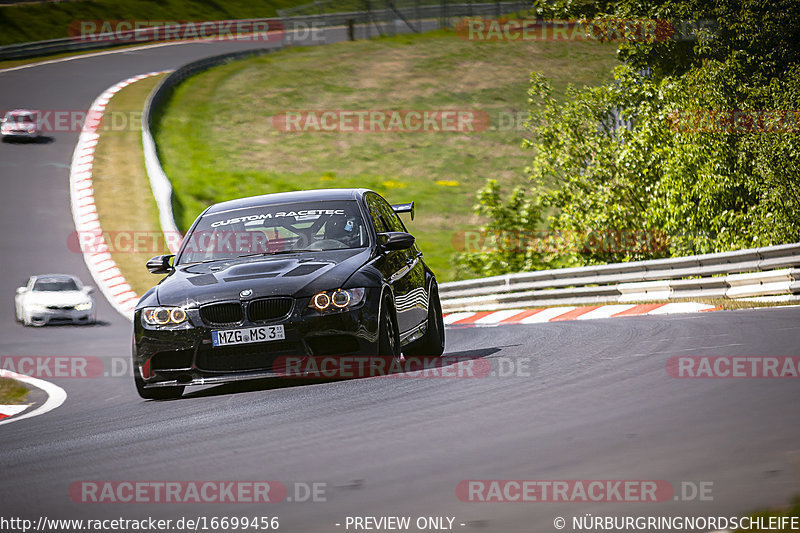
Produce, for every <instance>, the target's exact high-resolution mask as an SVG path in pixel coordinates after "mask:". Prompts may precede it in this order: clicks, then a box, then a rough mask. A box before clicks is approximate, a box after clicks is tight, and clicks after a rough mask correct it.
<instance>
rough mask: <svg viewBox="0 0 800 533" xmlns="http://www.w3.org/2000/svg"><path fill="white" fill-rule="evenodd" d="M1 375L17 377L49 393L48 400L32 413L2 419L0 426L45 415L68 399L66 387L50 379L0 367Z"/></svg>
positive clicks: (18, 379)
mask: <svg viewBox="0 0 800 533" xmlns="http://www.w3.org/2000/svg"><path fill="white" fill-rule="evenodd" d="M0 377H4V378H11V379H16V380H17V381H21V382H22V383H27V384H28V385H33V386H34V387H36V388H37V389H41V390H43V391H44V392H45V394H47V401H45V402H44V403H43V404H42V405H40V406H39V407H38V408H36V409H34V410H33V411H31V412H30V413H25V414H23V415H19V416H15V417H13V418H7V419H5V420H0V426H1V425H3V424H10V423H11V422H16V421H17V420H23V419H25V418H32V417H34V416H39V415H43V414H45V413H47V412H49V411H52V410H53V409H55V408H56V407H58V406H59V405H61V404H62V403H64V401H65V400H66V399H67V393H66V391H65V390H64V389H62V388H61V387H59V386H58V385H54V384H52V383H50V382H49V381H44V380H43V379H38V378H32V377H30V376H25V375H23V374H17V373H16V372H11V371H10V370H2V369H0Z"/></svg>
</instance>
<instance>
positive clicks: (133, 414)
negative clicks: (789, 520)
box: [0, 35, 800, 533]
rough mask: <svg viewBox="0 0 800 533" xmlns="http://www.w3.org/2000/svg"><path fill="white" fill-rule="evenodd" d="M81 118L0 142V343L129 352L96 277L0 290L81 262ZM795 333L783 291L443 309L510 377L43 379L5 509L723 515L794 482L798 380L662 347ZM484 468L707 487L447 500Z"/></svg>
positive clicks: (189, 54) (289, 514)
mask: <svg viewBox="0 0 800 533" xmlns="http://www.w3.org/2000/svg"><path fill="white" fill-rule="evenodd" d="M331 37H332V38H341V35H335V36H334V35H331ZM261 46H263V43H214V44H207V43H192V44H184V45H179V46H164V47H155V48H148V49H144V50H138V51H126V52H121V53H115V54H110V55H102V56H97V57H92V58H84V59H78V60H74V61H67V62H61V63H55V64H51V65H45V66H40V67H34V68H27V69H22V70H17V71H12V72H5V73H0V108H2V109H7V108H13V107H30V108H39V109H48V110H57V109H63V110H80V109H86V108H88V106H89V104H90V103H91V102H92V100H93V99H94V98H95V97H97V95H99V94H100V93H101V92H102V91H103V90H104V89H106V88H107V87H109V86H110V85H112V84H114V83H116V82H118V81H120V80H122V79H125V78H127V77H130V76H133V75H136V74H141V73H145V72H150V71H155V70H164V69H171V68H176V67H179V66H180V65H182V64H184V63H187V62H189V61H191V60H194V59H197V58H201V57H204V56H209V55H216V54H219V53H224V52H227V51H231V50H237V49H242V48H247V47H261ZM77 137H78V134H77V132H75V133H56V134H54V135H53V138H52V139H51V140H50V142H45V143H39V144H9V143H2V144H0V175H2V185H3V188H4V190H3V193H2V195H0V202H1V203H2V209H0V223H1V224H2V228H3V231H2V232H0V250H1V251H2V253H1V256H2V270H3V275H2V277H1V278H0V296H2V298H3V299H4V300H5V303H4V304H3V305H2V306H0V355H2V356H22V355H30V356H36V355H44V356H92V357H99V358H104V359H112V358H116V359H118V360H123V359H126V358H128V356H129V353H130V341H131V325H130V323H129V322H128V320H127V319H125V318H123V317H122V316H120V315H118V314H117V313H116V312H115V311H114V310H113V309H112V308H111V306H110V305H109V304H108V303H107V302H105V301H104V300H103V299H102V296H100V295H97V296H98V297H97V301H98V303H99V307H98V319H99V320H100V321H101V323H99V324H97V325H95V326H89V327H49V328H39V329H37V328H24V327H23V326H21V325H20V324H17V323H16V322H15V321H14V316H13V312H14V311H13V306H12V299H13V296H14V291H15V288H16V287H17V286H19V285H21V284H22V283H24V281H25V280H26V279H27V277H28V276H29V275H31V274H36V273H48V272H66V273H73V274H77V275H79V276H80V277H81V279H83V280H84V282H87V283H91V281H92V280H91V277H90V275H89V273H88V271H87V269H86V267H85V265H84V263H83V259H82V258H81V256H80V255H78V254H76V253H73V252H71V251H70V250H69V249H68V248H67V237H68V235H69V234H70V232H72V231H74V227H73V223H72V217H71V214H70V211H69V198H68V166H69V163H70V160H71V156H72V151H73V149H74V146H75V143H76V141H77ZM799 337H800V308H775V309H765V310H743V311H728V312H715V313H700V314H694V315H674V316H663V317H658V316H646V317H632V318H624V319H609V320H592V321H586V322H580V321H573V322H561V323H546V324H537V325H514V326H501V327H467V328H450V329H449V330H448V343H447V355H457V356H464V357H471V358H477V359H478V360H482V361H489V362H491V364H492V367H493V368H494V369H498V368H514V369H516V373H517V374H519V375H512V376H499V375H498V376H489V377H482V378H472V379H457V378H428V379H426V378H407V379H403V378H370V379H359V380H349V381H337V382H319V383H310V384H309V383H296V382H293V381H291V380H283V381H280V382H267V383H257V384H250V385H240V386H230V385H228V386H220V387H214V388H206V389H202V390H194V391H190V392H189V393H188V394H186V395H185V396H184V398H183V399H181V400H178V401H170V402H145V401H142V400H140V399H139V397H138V396H137V394H136V391H135V389H134V386H133V383H132V380H131V379H130V377H129V376H125V377H118V378H115V377H103V376H100V377H97V378H91V379H90V378H86V379H54V380H52V381H53V382H54V383H56V384H57V385H59V386H61V387H62V388H64V389H65V390H66V391H67V393H68V398H67V401H66V402H65V404H64V405H62V406H61V407H59V408H58V409H56V410H54V411H51V412H49V413H47V414H45V415H42V416H39V417H35V418H32V419H29V420H22V421H19V422H16V423H11V424H7V425H4V426H2V427H0V472H1V474H0V478H1V479H2V482H0V516H6V517H8V516H20V517H28V518H31V519H34V520H36V519H37V518H38V517H40V516H47V517H48V518H57V517H60V518H115V517H120V516H121V517H125V518H136V519H141V518H146V517H147V516H156V517H163V518H173V519H174V518H179V517H181V516H187V517H198V516H206V517H212V516H251V517H252V516H278V517H279V518H280V526H281V530H282V531H287V532H308V531H340V530H341V531H343V530H344V521H345V518H346V517H347V516H388V515H390V516H395V515H398V516H405V515H407V516H412V517H417V516H451V517H455V523H454V528H455V529H461V530H481V531H491V532H503V533H512V532H516V531H520V532H522V531H525V532H546V531H554V530H555V529H554V527H553V520H554V518H556V517H557V516H562V517H565V518H567V519H568V520H569V519H570V517H572V516H578V515H584V514H586V513H591V514H592V515H596V516H598V515H612V516H614V515H615V516H623V515H691V516H702V515H714V516H726V515H739V514H741V513H744V512H747V511H749V510H752V509H753V508H756V507H762V506H774V505H781V504H785V503H787V502H788V501H789V499H790V498H791V496H792V495H795V494H798V493H800V424H798V408H797V407H798V400H800V389H798V381H797V380H796V379H714V380H711V379H700V380H691V379H676V378H672V377H670V376H669V375H668V373H667V371H666V362H667V360H668V359H669V358H670V357H672V356H678V355H709V356H717V355H725V356H797V355H800V354H798V346H799V345H800V342H798V338H799ZM481 479H483V480H492V479H528V480H573V479H580V480H591V479H610V480H666V481H669V482H670V483H671V484H672V485H673V486H674V487H680V484H681V482H693V483H700V482H713V491H712V493H711V500H707V501H689V502H674V501H667V502H659V503H630V502H625V503H591V504H590V503H580V502H573V503H541V502H529V503H516V504H512V503H480V502H463V501H460V500H459V498H458V497H457V494H456V486H457V485H458V483H459V482H460V481H462V480H481ZM83 480H109V481H125V480H131V481H135V480H138V481H180V480H273V481H280V482H282V483H283V484H284V485H285V486H287V487H288V488H289V497H290V498H291V497H292V496H293V493H294V490H295V486H296V485H295V484H311V483H323V484H325V485H324V486H323V487H324V497H320V498H318V499H319V500H323V499H324V500H326V501H316V502H301V503H298V502H296V501H291V502H290V501H284V502H281V503H274V504H259V505H257V504H246V503H236V504H198V503H172V504H170V503H159V504H133V503H129V504H122V503H120V504H90V503H76V502H75V501H73V500H72V499H71V498H70V495H69V487H70V486H71V485H72V484H73V483H76V482H80V481H83ZM299 486H301V487H302V486H305V485H299ZM337 523H339V524H342V525H341V526H336V525H335V524H337ZM460 524H465V525H464V526H461V525H460ZM567 530H571V529H570V528H569V527H567Z"/></svg>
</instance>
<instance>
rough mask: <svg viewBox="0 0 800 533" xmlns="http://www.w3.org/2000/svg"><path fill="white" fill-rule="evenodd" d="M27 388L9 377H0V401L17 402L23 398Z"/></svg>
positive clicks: (8, 403)
mask: <svg viewBox="0 0 800 533" xmlns="http://www.w3.org/2000/svg"><path fill="white" fill-rule="evenodd" d="M27 395H28V389H27V388H26V387H25V385H23V384H21V383H20V382H19V381H16V380H14V379H9V378H0V403H2V404H7V405H10V404H17V403H22V401H23V400H25V396H27Z"/></svg>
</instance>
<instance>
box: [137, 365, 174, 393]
mask: <svg viewBox="0 0 800 533" xmlns="http://www.w3.org/2000/svg"><path fill="white" fill-rule="evenodd" d="M133 381H134V383H136V392H138V393H139V396H141V397H142V398H144V399H145V400H174V399H176V398H180V397H181V395H183V389H184V388H185V387H184V386H182V385H180V386H177V387H156V388H153V389H145V388H144V380H143V379H142V378H141V376H140V375H139V369H138V368H136V363H135V362H134V366H133Z"/></svg>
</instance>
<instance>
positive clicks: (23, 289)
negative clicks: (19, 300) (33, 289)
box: [17, 287, 28, 294]
mask: <svg viewBox="0 0 800 533" xmlns="http://www.w3.org/2000/svg"><path fill="white" fill-rule="evenodd" d="M27 290H28V288H27V287H17V294H22V293H23V292H25V291H27Z"/></svg>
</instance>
